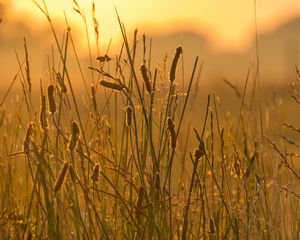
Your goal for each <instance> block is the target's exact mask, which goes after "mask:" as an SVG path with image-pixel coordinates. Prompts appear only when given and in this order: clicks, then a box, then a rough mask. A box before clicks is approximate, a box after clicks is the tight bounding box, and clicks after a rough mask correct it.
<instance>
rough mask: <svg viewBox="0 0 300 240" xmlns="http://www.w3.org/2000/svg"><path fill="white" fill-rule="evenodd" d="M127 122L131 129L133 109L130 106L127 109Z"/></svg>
mask: <svg viewBox="0 0 300 240" xmlns="http://www.w3.org/2000/svg"><path fill="white" fill-rule="evenodd" d="M125 121H126V125H127V126H128V127H130V126H131V122H132V107H130V106H128V107H127V108H126V115H125Z"/></svg>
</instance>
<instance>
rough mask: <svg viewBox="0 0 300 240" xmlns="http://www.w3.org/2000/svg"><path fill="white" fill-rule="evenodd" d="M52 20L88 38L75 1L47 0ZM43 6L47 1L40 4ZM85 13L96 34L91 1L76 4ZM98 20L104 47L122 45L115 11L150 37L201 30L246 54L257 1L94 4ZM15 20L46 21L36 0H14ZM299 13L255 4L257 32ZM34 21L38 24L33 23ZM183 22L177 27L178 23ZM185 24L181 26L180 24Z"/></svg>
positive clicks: (104, 0) (292, 3)
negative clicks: (67, 21) (150, 35)
mask: <svg viewBox="0 0 300 240" xmlns="http://www.w3.org/2000/svg"><path fill="white" fill-rule="evenodd" d="M45 1H46V4H47V7H48V10H49V12H50V14H51V15H52V17H53V19H60V21H61V23H63V22H64V14H63V12H65V13H66V15H67V17H68V19H69V22H70V24H71V26H72V27H73V29H74V31H75V32H76V31H77V32H79V34H80V35H82V34H84V25H83V22H82V19H81V18H80V16H79V15H78V14H77V13H76V12H75V11H74V10H73V7H76V5H75V3H74V2H73V1H71V0H51V1H50V0H48V1H47V0H45ZM37 2H38V3H39V4H40V5H41V6H43V1H42V0H38V1H37ZM76 2H77V3H78V5H79V6H80V8H81V9H82V10H83V11H84V12H85V14H86V16H87V20H88V26H89V31H90V32H92V19H91V14H90V13H91V6H92V2H93V1H92V0H77V1H76ZM94 2H95V5H96V16H97V19H98V21H99V27H100V29H99V30H100V41H101V43H102V44H103V45H106V44H107V43H108V41H109V39H111V38H112V39H113V41H114V42H116V41H118V40H120V31H119V27H118V23H117V17H116V13H115V9H114V6H116V7H117V9H118V12H119V14H120V17H121V19H122V21H123V22H124V23H125V24H126V26H127V27H128V29H131V30H132V29H134V28H139V29H140V30H142V31H143V32H146V33H147V34H153V33H154V34H158V33H162V34H166V33H170V32H172V31H181V32H184V31H185V30H189V31H197V32H200V33H201V32H203V31H204V33H205V34H206V35H207V38H208V39H209V40H210V42H211V44H212V45H213V46H214V47H215V48H217V49H220V50H226V49H235V50H239V49H244V48H245V47H247V46H248V44H249V42H250V41H251V39H252V38H253V36H254V1H251V0H248V1H241V0H226V1H220V0H203V1H199V0H186V1H182V0H164V1H161V0H151V1H140V0H128V1H127V0H126V1H125V0H114V1H113V0H101V1H97V0H95V1H94ZM10 3H11V10H12V14H13V17H12V18H18V19H19V20H22V21H24V22H26V21H30V22H29V23H28V25H29V27H32V28H36V27H41V26H44V24H45V23H46V21H45V18H44V17H43V16H42V14H41V13H40V12H39V10H38V8H37V7H36V6H35V4H34V3H33V1H30V0H28V1H24V0H13V1H11V2H10ZM299 14H300V2H299V1H297V0H288V1H282V0H272V3H271V2H269V1H257V21H258V30H259V31H266V30H270V29H272V28H274V26H277V25H278V24H280V22H282V21H285V20H286V19H289V18H291V17H294V16H296V15H299ZM32 21H34V24H32ZM178 23H179V24H178ZM180 23H182V24H180ZM178 25H179V26H178Z"/></svg>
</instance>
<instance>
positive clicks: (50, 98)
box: [48, 84, 56, 114]
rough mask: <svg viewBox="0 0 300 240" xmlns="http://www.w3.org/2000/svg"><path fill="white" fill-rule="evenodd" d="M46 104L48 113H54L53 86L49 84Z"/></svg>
mask: <svg viewBox="0 0 300 240" xmlns="http://www.w3.org/2000/svg"><path fill="white" fill-rule="evenodd" d="M48 102H49V111H50V113H52V114H53V113H55V112H56V104H55V99H54V86H53V84H50V85H49V86H48Z"/></svg>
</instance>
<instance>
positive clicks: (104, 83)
mask: <svg viewBox="0 0 300 240" xmlns="http://www.w3.org/2000/svg"><path fill="white" fill-rule="evenodd" d="M100 84H101V85H102V86H103V87H106V88H109V89H112V90H116V91H122V90H123V88H124V86H122V85H121V84H119V83H112V82H109V81H105V80H101V81H100Z"/></svg>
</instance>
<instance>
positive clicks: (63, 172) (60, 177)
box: [53, 162, 69, 192]
mask: <svg viewBox="0 0 300 240" xmlns="http://www.w3.org/2000/svg"><path fill="white" fill-rule="evenodd" d="M68 166H69V164H68V163H67V162H65V163H64V165H63V167H62V169H61V171H60V173H59V175H58V178H57V179H56V182H55V184H54V187H53V191H54V192H58V191H59V189H60V188H61V186H62V184H63V182H64V180H65V178H66V175H67V171H68Z"/></svg>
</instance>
